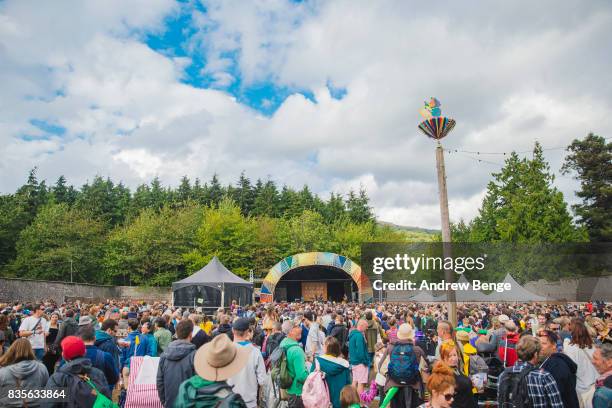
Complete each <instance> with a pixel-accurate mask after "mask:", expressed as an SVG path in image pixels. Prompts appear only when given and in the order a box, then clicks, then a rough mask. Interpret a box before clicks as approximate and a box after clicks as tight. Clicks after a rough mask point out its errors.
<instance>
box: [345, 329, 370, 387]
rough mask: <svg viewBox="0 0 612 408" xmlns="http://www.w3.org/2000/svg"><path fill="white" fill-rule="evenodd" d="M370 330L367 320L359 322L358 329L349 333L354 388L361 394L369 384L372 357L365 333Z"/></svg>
mask: <svg viewBox="0 0 612 408" xmlns="http://www.w3.org/2000/svg"><path fill="white" fill-rule="evenodd" d="M367 328H368V322H367V321H366V320H359V322H357V329H356V330H352V331H351V332H350V333H349V346H348V348H349V362H350V363H351V366H352V374H353V386H355V387H356V388H357V391H358V392H359V393H361V392H363V390H364V389H365V385H366V384H367V383H368V367H369V366H370V356H369V354H368V345H367V343H366V338H365V332H366V330H367Z"/></svg>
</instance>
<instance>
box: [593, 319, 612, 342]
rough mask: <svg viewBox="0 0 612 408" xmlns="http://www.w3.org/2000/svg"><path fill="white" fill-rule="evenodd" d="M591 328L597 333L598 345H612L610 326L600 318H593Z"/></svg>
mask: <svg viewBox="0 0 612 408" xmlns="http://www.w3.org/2000/svg"><path fill="white" fill-rule="evenodd" d="M590 324H591V326H592V327H593V328H594V329H595V331H597V337H596V338H595V341H596V343H598V344H602V343H612V331H611V330H610V329H609V328H608V325H607V324H606V323H605V322H604V321H603V320H602V319H600V318H599V317H592V318H591V320H590Z"/></svg>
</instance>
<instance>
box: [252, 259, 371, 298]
mask: <svg viewBox="0 0 612 408" xmlns="http://www.w3.org/2000/svg"><path fill="white" fill-rule="evenodd" d="M310 265H324V266H332V267H335V268H338V269H341V270H343V271H344V272H346V273H348V274H349V275H350V277H351V278H352V279H353V280H354V281H355V283H356V284H357V290H358V291H359V301H360V302H362V303H365V302H370V301H372V297H373V292H372V285H371V283H370V279H368V277H367V276H366V274H365V273H363V272H362V271H361V266H359V265H357V264H356V263H355V262H353V261H352V260H350V259H349V258H347V257H346V256H342V255H338V254H334V253H331V252H304V253H301V254H295V255H291V256H288V257H287V258H285V259H283V260H282V261H280V262H279V263H277V264H276V265H274V266H273V267H272V268H270V271H269V272H268V274H267V275H266V277H265V278H264V281H263V284H262V286H261V294H260V301H261V302H272V301H273V300H274V288H275V287H276V284H277V283H278V281H279V280H280V279H281V278H282V277H283V275H284V274H286V273H287V272H289V271H290V270H292V269H295V268H298V267H301V266H310Z"/></svg>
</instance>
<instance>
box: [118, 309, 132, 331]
mask: <svg viewBox="0 0 612 408" xmlns="http://www.w3.org/2000/svg"><path fill="white" fill-rule="evenodd" d="M117 324H118V326H117V330H118V331H121V332H125V333H127V332H128V331H129V330H130V325H129V323H128V311H127V310H123V311H122V312H121V314H120V318H119V321H118V322H117Z"/></svg>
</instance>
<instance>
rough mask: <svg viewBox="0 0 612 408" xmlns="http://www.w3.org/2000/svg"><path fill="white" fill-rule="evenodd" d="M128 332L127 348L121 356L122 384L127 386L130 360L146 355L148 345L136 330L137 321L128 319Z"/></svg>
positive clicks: (145, 339)
mask: <svg viewBox="0 0 612 408" xmlns="http://www.w3.org/2000/svg"><path fill="white" fill-rule="evenodd" d="M128 325H129V328H130V332H129V333H128V336H127V338H126V340H127V343H128V346H127V347H124V348H123V349H122V353H121V354H122V355H121V366H122V368H123V375H124V383H125V384H127V380H128V375H129V367H130V359H131V358H132V357H134V356H138V357H142V356H146V355H147V350H149V343H148V339H147V337H146V336H143V335H142V333H141V332H140V331H139V330H138V328H139V327H140V322H139V321H138V319H133V318H130V319H129V320H128Z"/></svg>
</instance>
